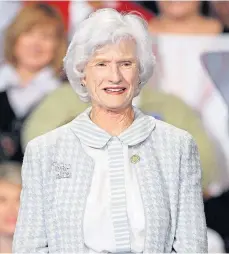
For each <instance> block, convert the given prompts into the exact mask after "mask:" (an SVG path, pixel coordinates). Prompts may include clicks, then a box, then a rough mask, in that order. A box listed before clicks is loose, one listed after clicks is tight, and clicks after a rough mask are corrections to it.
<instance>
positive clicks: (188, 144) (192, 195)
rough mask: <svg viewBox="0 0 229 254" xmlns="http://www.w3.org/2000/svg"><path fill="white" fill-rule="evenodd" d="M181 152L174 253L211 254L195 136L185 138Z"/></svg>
mask: <svg viewBox="0 0 229 254" xmlns="http://www.w3.org/2000/svg"><path fill="white" fill-rule="evenodd" d="M181 149H182V151H181V164H180V165H181V168H180V186H179V202H178V208H177V227H176V233H175V239H174V244H173V250H174V251H175V252H177V253H185V252H186V253H191V252H192V253H207V227H206V220H205V214H204V205H203V195H202V188H201V167H200V159H199V153H198V149H197V145H196V143H195V142H194V140H193V139H192V137H191V135H189V134H187V135H185V138H184V140H183V142H182V145H181Z"/></svg>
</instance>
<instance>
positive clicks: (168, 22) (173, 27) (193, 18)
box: [158, 14, 204, 33]
mask: <svg viewBox="0 0 229 254" xmlns="http://www.w3.org/2000/svg"><path fill="white" fill-rule="evenodd" d="M203 20H204V18H203V17H202V16H201V15H199V14H193V15H190V16H188V17H184V18H180V19H173V18H170V17H167V16H164V15H161V16H160V17H159V18H158V21H159V22H160V23H161V25H162V26H163V27H164V28H165V29H169V30H170V31H175V32H181V33H182V32H183V31H188V30H189V29H191V30H193V29H194V30H196V28H197V27H196V26H199V25H200V24H202V23H203Z"/></svg>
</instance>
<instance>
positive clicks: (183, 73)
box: [150, 1, 229, 193]
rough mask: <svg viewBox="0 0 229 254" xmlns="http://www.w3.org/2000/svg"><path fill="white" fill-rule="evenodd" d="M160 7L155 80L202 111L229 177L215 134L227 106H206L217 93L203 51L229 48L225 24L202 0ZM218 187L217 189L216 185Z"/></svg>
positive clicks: (220, 188) (154, 24)
mask: <svg viewBox="0 0 229 254" xmlns="http://www.w3.org/2000/svg"><path fill="white" fill-rule="evenodd" d="M156 7H157V8H158V15H157V17H156V18H155V19H152V21H151V22H150V31H151V33H152V36H153V39H154V44H155V45H154V50H155V52H156V55H157V59H158V64H157V67H156V71H155V75H154V80H153V81H152V83H154V84H155V85H156V86H157V87H158V88H159V89H161V90H163V91H164V92H166V93H169V94H173V95H175V96H177V97H179V98H180V99H182V100H183V101H184V102H185V103H186V104H188V105H189V106H191V107H192V108H193V109H194V110H195V111H196V112H198V114H199V115H200V118H201V120H202V122H203V125H204V126H205V129H206V132H207V134H208V135H209V138H211V140H212V141H213V142H214V144H215V147H216V148H218V147H219V148H220V149H219V150H217V149H215V150H216V151H217V158H218V160H217V161H218V168H219V171H220V172H221V173H222V175H226V176H227V177H226V178H224V179H227V178H228V177H229V174H228V172H227V168H228V167H227V163H228V162H227V161H225V162H224V163H222V162H221V158H227V157H228V156H227V155H226V154H225V153H224V151H225V149H224V147H223V146H224V145H223V144H220V143H218V142H215V140H216V139H218V138H216V137H215V136H216V133H217V132H220V131H218V130H220V129H222V128H224V123H223V122H222V121H221V119H222V118H224V116H225V112H226V110H225V107H224V105H223V104H221V105H220V106H219V105H216V104H215V105H213V104H212V105H213V108H214V112H210V111H207V110H206V106H207V104H208V100H209V98H210V97H211V96H212V93H215V89H214V84H213V82H212V80H211V79H210V78H209V75H208V73H207V72H206V71H205V69H204V68H203V65H202V63H201V55H202V54H203V52H206V51H211V50H214V51H217V50H223V49H224V50H226V49H227V50H228V49H229V37H227V35H226V34H225V33H224V34H223V32H224V26H223V25H222V24H221V23H220V21H218V20H217V19H215V18H211V17H207V16H206V15H204V14H203V12H202V11H201V10H202V7H203V2H201V1H157V2H156ZM219 100H220V98H219ZM219 100H218V101H219ZM212 115H214V117H212ZM216 119H217V120H216ZM212 122H214V123H215V125H217V126H219V123H220V125H222V126H219V127H217V130H216V129H215V127H213V125H212V124H210V123H212ZM216 123H217V124H216ZM222 133H223V132H221V134H222ZM218 140H219V139H218ZM222 153H223V154H222ZM221 173H220V174H221ZM224 179H223V183H222V184H221V185H220V186H218V187H217V188H218V190H217V192H218V193H219V192H222V191H224V190H225V187H226V185H225V184H226V183H225V182H226V181H225V180H224ZM228 183H229V181H227V187H229V186H228ZM214 189H215V190H216V188H215V187H214Z"/></svg>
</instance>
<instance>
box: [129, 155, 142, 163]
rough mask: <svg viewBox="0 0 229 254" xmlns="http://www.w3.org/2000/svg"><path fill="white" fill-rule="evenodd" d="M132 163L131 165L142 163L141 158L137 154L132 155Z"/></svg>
mask: <svg viewBox="0 0 229 254" xmlns="http://www.w3.org/2000/svg"><path fill="white" fill-rule="evenodd" d="M130 161H131V163H134V164H136V163H137V162H139V161H140V156H138V155H137V154H135V155H132V156H131V158H130Z"/></svg>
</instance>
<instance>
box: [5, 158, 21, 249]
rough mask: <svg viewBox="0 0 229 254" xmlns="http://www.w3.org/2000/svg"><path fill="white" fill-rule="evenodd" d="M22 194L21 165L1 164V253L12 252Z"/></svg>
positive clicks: (12, 163) (15, 163)
mask: <svg viewBox="0 0 229 254" xmlns="http://www.w3.org/2000/svg"><path fill="white" fill-rule="evenodd" d="M20 192H21V164H19V163H17V162H9V163H4V164H0V253H11V251H12V240H13V234H14V230H15V225H16V220H17V215H18V207H19V198H20Z"/></svg>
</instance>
